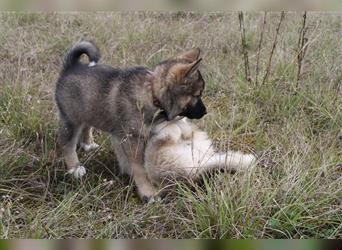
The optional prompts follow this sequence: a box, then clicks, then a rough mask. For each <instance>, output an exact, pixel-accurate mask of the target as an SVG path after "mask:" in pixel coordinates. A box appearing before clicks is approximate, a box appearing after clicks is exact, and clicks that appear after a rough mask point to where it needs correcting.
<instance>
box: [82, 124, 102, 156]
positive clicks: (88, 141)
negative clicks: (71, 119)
mask: <svg viewBox="0 0 342 250" xmlns="http://www.w3.org/2000/svg"><path fill="white" fill-rule="evenodd" d="M81 137H82V141H81V143H80V146H81V148H83V150H84V151H86V152H88V151H90V150H93V149H96V148H98V147H99V145H98V144H96V143H95V142H94V138H93V128H92V127H90V126H85V127H84V128H83V131H82V136H81Z"/></svg>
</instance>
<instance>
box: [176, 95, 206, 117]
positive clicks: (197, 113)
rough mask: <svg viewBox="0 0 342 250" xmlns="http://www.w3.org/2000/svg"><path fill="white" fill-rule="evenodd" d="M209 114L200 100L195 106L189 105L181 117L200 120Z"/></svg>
mask: <svg viewBox="0 0 342 250" xmlns="http://www.w3.org/2000/svg"><path fill="white" fill-rule="evenodd" d="M206 114H207V109H206V107H205V106H204V103H203V102H202V100H201V99H199V100H198V101H197V102H196V104H195V105H194V106H191V105H189V106H188V107H187V108H186V110H185V111H183V112H182V113H180V114H179V115H180V116H185V117H187V118H189V119H200V118H202V117H203V116H205V115H206Z"/></svg>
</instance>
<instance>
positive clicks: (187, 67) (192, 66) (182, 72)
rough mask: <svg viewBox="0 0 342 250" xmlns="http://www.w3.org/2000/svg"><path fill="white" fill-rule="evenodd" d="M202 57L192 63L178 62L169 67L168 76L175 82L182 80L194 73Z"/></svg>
mask: <svg viewBox="0 0 342 250" xmlns="http://www.w3.org/2000/svg"><path fill="white" fill-rule="evenodd" d="M201 61H202V58H200V59H198V60H197V61H194V62H192V63H187V64H184V63H179V64H176V65H175V66H173V67H172V68H171V69H170V77H172V78H173V80H175V81H176V82H183V79H184V78H186V77H190V76H191V75H192V74H194V73H195V72H196V71H197V70H198V67H199V66H200V64H201Z"/></svg>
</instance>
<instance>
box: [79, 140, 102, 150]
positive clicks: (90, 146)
mask: <svg viewBox="0 0 342 250" xmlns="http://www.w3.org/2000/svg"><path fill="white" fill-rule="evenodd" d="M99 146H100V145H98V144H96V143H92V144H85V143H83V142H81V148H83V150H84V151H86V152H88V151H90V150H93V149H97V148H98V147H99Z"/></svg>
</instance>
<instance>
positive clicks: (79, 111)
mask: <svg viewBox="0 0 342 250" xmlns="http://www.w3.org/2000/svg"><path fill="white" fill-rule="evenodd" d="M82 54H87V56H88V57H89V60H90V61H94V62H96V63H97V62H98V60H99V58H100V53H99V51H98V49H97V47H96V46H95V45H94V44H93V43H91V42H81V43H79V44H76V45H75V46H74V47H72V48H71V49H70V50H69V51H68V53H67V54H66V56H65V59H64V64H63V69H62V71H61V74H60V77H59V79H58V81H57V85H56V92H55V100H56V103H57V107H58V110H59V114H60V115H59V116H60V128H59V143H60V145H61V146H62V148H63V153H64V157H65V160H66V163H67V167H68V169H69V172H70V173H73V172H74V171H73V169H75V168H76V167H78V166H79V165H80V163H79V162H78V158H77V155H76V143H77V141H78V140H79V138H91V134H89V133H91V130H90V129H89V128H90V127H95V128H97V129H100V130H102V131H105V132H108V133H110V134H111V135H112V142H113V144H114V148H115V151H116V153H117V154H119V156H118V157H117V158H118V160H119V164H120V168H121V170H122V172H123V173H128V174H132V176H133V178H134V181H135V183H136V185H137V187H138V191H139V194H140V196H141V198H142V199H144V200H149V199H151V198H153V196H154V195H155V194H156V190H155V189H154V187H153V185H152V184H151V183H150V182H149V180H148V179H147V177H146V174H145V171H144V168H143V158H144V148H145V144H146V141H147V140H148V137H149V133H150V130H151V127H152V126H153V124H154V123H156V120H161V121H163V120H165V119H166V118H168V117H170V115H169V114H168V113H167V112H168V110H173V113H175V115H177V112H178V114H180V113H181V112H182V111H185V110H190V111H191V110H195V111H196V112H197V115H196V117H195V118H200V117H201V116H203V115H204V114H205V107H204V105H203V103H202V102H201V101H200V97H196V101H192V103H195V105H196V103H201V105H202V106H203V107H202V106H201V107H200V110H199V109H198V108H197V110H196V109H195V108H194V107H192V108H191V107H190V109H187V106H186V105H188V104H187V103H183V104H182V105H183V107H180V106H179V105H180V104H179V102H178V101H177V95H184V94H180V92H181V91H180V87H177V86H178V85H177V84H176V83H172V84H173V86H168V87H165V86H166V84H169V82H170V80H168V81H166V78H167V71H168V70H169V67H171V66H170V65H168V68H167V69H166V68H165V67H163V65H160V66H158V65H157V67H156V69H155V70H154V71H150V70H149V69H148V68H145V67H133V68H126V69H119V68H113V67H110V66H107V65H102V64H95V65H94V66H92V67H88V65H85V64H82V63H80V62H79V57H80V56H81V55H82ZM180 61H182V65H185V66H186V65H187V64H189V63H188V62H184V59H180ZM176 63H179V62H178V61H177V60H176V61H175V62H174V64H176ZM186 63H187V64H186ZM169 64H170V63H169ZM171 64H172V63H171ZM197 67H198V66H197ZM196 70H197V68H196ZM165 72H166V73H165ZM191 74H193V72H192V73H191ZM198 74H199V76H200V73H199V71H198ZM200 78H201V76H200ZM196 79H199V78H198V77H197V78H196ZM201 81H203V79H201ZM153 83H154V84H153ZM179 86H180V85H179ZM198 86H199V87H200V88H202V90H203V88H204V82H203V84H202V83H201V84H200V85H198ZM171 87H172V88H171ZM182 88H184V86H183V87H182ZM152 89H153V90H154V91H153V90H152ZM202 90H201V91H202ZM170 91H171V92H173V93H171V92H170ZM153 92H156V97H155V96H153ZM188 94H189V95H191V93H188ZM168 96H170V98H168ZM154 97H155V98H159V100H158V104H159V103H160V106H159V105H158V106H156V105H155V104H156V101H155V99H154ZM161 97H162V98H163V99H160V98H161ZM171 97H172V98H171ZM197 101H198V102H197ZM199 101H200V102H199ZM177 105H178V106H177ZM166 106H167V107H166ZM171 106H174V107H173V108H172V107H171ZM197 106H198V105H197ZM175 107H178V108H175ZM198 107H199V106H198ZM160 108H161V109H163V110H164V111H163V112H160ZM174 110H176V111H174ZM198 111H200V113H199V114H198ZM201 112H202V113H201ZM173 116H174V114H173ZM81 132H82V133H83V136H81ZM84 143H86V142H84Z"/></svg>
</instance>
